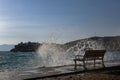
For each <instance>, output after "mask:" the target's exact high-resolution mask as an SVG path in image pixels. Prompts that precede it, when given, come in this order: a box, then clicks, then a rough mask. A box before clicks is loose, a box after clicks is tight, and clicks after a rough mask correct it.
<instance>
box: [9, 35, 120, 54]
mask: <svg viewBox="0 0 120 80" xmlns="http://www.w3.org/2000/svg"><path fill="white" fill-rule="evenodd" d="M85 41H95V42H96V43H98V44H100V45H101V44H102V46H104V48H105V49H106V50H120V36H106V37H90V38H85V39H80V40H75V41H70V42H67V43H65V44H56V43H53V44H54V45H57V46H59V47H61V48H63V49H64V50H67V49H69V48H70V47H73V46H75V45H77V44H78V43H79V45H80V47H81V46H83V43H84V42H85ZM42 44H43V43H38V42H25V43H23V42H20V43H18V44H17V45H15V46H14V48H13V49H11V50H10V51H11V52H35V51H36V50H37V49H38V48H39V47H40V46H42ZM91 45H92V44H91ZM96 46H97V45H96ZM98 46H99V45H98Z"/></svg>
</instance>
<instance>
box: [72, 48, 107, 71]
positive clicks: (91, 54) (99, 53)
mask: <svg viewBox="0 0 120 80" xmlns="http://www.w3.org/2000/svg"><path fill="white" fill-rule="evenodd" d="M105 52H106V50H87V51H85V54H84V55H76V56H75V59H74V62H75V67H74V68H75V70H76V69H77V61H82V62H83V67H84V69H87V68H86V61H91V60H93V61H94V67H95V64H96V63H95V61H96V60H101V63H102V66H103V67H105V66H104V61H103V58H104V54H105Z"/></svg>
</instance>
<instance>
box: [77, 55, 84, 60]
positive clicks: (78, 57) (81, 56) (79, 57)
mask: <svg viewBox="0 0 120 80" xmlns="http://www.w3.org/2000/svg"><path fill="white" fill-rule="evenodd" d="M83 57H84V55H75V59H81V58H83Z"/></svg>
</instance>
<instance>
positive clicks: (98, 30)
mask: <svg viewBox="0 0 120 80" xmlns="http://www.w3.org/2000/svg"><path fill="white" fill-rule="evenodd" d="M119 35H120V0H0V44H17V43H19V42H27V41H32V42H46V41H51V42H57V43H65V42H69V41H73V40H77V39H83V38H88V37H92V36H119Z"/></svg>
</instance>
